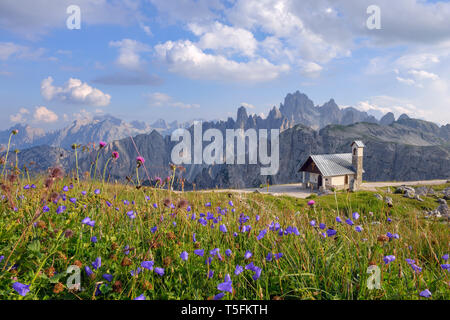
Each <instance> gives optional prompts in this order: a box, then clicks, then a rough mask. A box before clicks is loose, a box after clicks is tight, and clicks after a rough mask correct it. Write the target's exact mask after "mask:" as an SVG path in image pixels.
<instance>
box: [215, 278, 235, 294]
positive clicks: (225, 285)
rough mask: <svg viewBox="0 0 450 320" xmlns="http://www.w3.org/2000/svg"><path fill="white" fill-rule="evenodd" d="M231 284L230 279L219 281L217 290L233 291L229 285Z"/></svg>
mask: <svg viewBox="0 0 450 320" xmlns="http://www.w3.org/2000/svg"><path fill="white" fill-rule="evenodd" d="M232 284H233V282H232V281H231V280H230V281H225V282H222V283H219V285H218V286H217V290H220V291H226V292H230V293H233V288H232V287H231V286H232Z"/></svg>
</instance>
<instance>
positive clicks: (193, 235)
mask: <svg viewBox="0 0 450 320" xmlns="http://www.w3.org/2000/svg"><path fill="white" fill-rule="evenodd" d="M192 242H194V243H195V242H197V239H196V238H195V233H193V234H192Z"/></svg>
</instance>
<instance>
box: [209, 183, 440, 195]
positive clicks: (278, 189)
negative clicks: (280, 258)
mask: <svg viewBox="0 0 450 320" xmlns="http://www.w3.org/2000/svg"><path fill="white" fill-rule="evenodd" d="M444 183H447V180H422V181H404V182H366V183H363V184H362V186H361V189H362V190H367V191H377V189H376V188H382V187H387V186H390V187H395V186H401V185H406V186H412V185H436V184H444ZM255 191H258V192H259V193H263V194H271V195H273V196H280V195H284V196H291V197H295V198H301V199H305V198H306V197H308V196H309V195H311V191H310V190H306V189H302V188H301V186H300V184H279V185H273V186H270V187H269V190H267V188H247V189H215V190H203V192H237V193H251V192H255Z"/></svg>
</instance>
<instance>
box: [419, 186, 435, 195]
mask: <svg viewBox="0 0 450 320" xmlns="http://www.w3.org/2000/svg"><path fill="white" fill-rule="evenodd" d="M415 192H416V195H419V196H428V195H433V194H434V193H435V192H434V190H433V188H431V187H425V186H422V187H418V188H417V189H416V190H415Z"/></svg>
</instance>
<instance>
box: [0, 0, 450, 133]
mask: <svg viewBox="0 0 450 320" xmlns="http://www.w3.org/2000/svg"><path fill="white" fill-rule="evenodd" d="M374 4H375V5H377V6H378V7H379V8H380V18H381V29H380V30H369V29H368V28H367V26H366V20H367V19H368V18H369V16H370V14H367V12H366V10H367V7H368V6H369V5H374ZM69 5H78V6H79V8H80V11H81V29H80V30H69V29H68V28H67V27H66V20H67V18H68V17H69V14H67V13H66V9H67V7H68V6H69ZM448 30H450V3H449V2H448V1H422V0H398V1H395V2H394V3H392V1H388V0H379V1H366V0H358V1H356V0H355V1H349V0H333V1H332V0H304V1H294V0H223V1H221V0H177V1H174V0H164V1H162V0H124V1H107V0H98V1H88V0H78V1H77V0H70V1H66V0H19V1H15V0H2V1H1V3H0V96H1V97H2V99H1V101H0V110H1V113H0V128H1V129H6V128H9V127H11V126H13V125H14V124H16V123H27V124H30V125H31V126H33V127H40V128H44V129H54V128H59V127H62V126H64V125H67V124H68V123H70V122H71V121H73V120H74V119H76V118H80V117H92V116H94V115H96V114H112V115H114V116H117V117H120V118H123V119H125V120H140V121H145V122H148V123H151V122H153V121H155V120H157V119H158V118H163V119H165V120H167V121H173V120H179V121H185V120H190V119H194V118H203V119H225V118H226V117H229V116H233V117H234V116H235V113H236V109H237V108H238V107H239V106H240V105H245V106H247V107H248V112H249V113H256V114H267V112H268V111H269V109H270V108H271V107H272V106H274V105H277V106H278V105H279V103H280V102H282V101H283V99H284V96H285V95H286V94H287V93H290V92H295V91H297V90H300V91H301V92H304V93H306V94H307V95H308V96H309V97H310V98H311V99H312V100H313V101H314V102H315V103H316V104H323V103H324V102H326V101H328V100H329V99H330V98H334V99H335V101H336V103H338V105H340V106H341V107H346V106H354V107H356V108H358V109H361V110H365V111H369V112H371V113H373V114H376V115H381V114H384V113H386V112H389V111H392V112H394V114H395V115H396V116H399V115H400V114H402V113H407V114H408V115H409V116H412V117H417V118H423V119H426V120H430V121H434V122H436V123H438V124H446V123H449V122H450V90H449V89H450V76H449V75H450V32H448Z"/></svg>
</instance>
